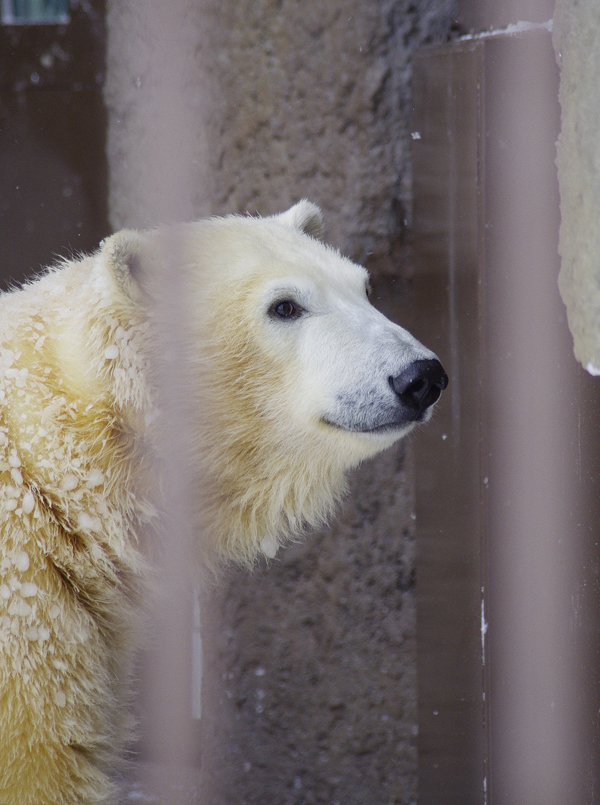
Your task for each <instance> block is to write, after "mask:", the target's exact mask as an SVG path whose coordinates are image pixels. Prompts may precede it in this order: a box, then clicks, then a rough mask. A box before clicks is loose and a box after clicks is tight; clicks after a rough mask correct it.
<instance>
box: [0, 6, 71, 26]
mask: <svg viewBox="0 0 600 805" xmlns="http://www.w3.org/2000/svg"><path fill="white" fill-rule="evenodd" d="M65 22H69V0H2V24H3V25H36V24H38V25H39V24H41V23H65Z"/></svg>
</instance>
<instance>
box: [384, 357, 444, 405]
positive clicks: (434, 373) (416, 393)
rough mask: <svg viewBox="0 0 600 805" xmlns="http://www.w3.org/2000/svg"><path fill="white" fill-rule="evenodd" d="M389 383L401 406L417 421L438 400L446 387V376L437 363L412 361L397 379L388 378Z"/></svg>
mask: <svg viewBox="0 0 600 805" xmlns="http://www.w3.org/2000/svg"><path fill="white" fill-rule="evenodd" d="M389 381H390V385H391V387H392V388H393V389H394V391H395V392H396V394H397V395H398V397H399V398H400V401H401V402H402V404H403V405H405V406H406V407H407V408H408V409H409V410H410V411H412V412H413V413H414V418H415V419H418V418H419V417H420V416H421V415H422V414H423V413H424V411H426V410H427V409H428V408H429V407H430V406H431V405H433V404H434V402H436V401H437V400H438V398H439V396H440V394H441V393H442V391H443V390H444V389H445V388H446V386H447V385H448V375H447V374H446V372H444V369H443V367H442V364H441V363H440V362H439V361H436V360H427V361H413V363H411V364H410V365H409V366H407V367H406V369H405V370H404V371H403V372H401V373H400V374H399V375H398V376H397V377H390V379H389Z"/></svg>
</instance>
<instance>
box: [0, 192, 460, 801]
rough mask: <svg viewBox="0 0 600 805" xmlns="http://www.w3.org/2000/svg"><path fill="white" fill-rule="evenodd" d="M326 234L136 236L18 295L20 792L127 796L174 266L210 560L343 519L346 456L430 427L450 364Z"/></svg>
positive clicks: (209, 223) (3, 365)
mask: <svg viewBox="0 0 600 805" xmlns="http://www.w3.org/2000/svg"><path fill="white" fill-rule="evenodd" d="M321 227H322V219H321V213H320V211H319V209H318V208H317V207H315V206H314V205H312V204H310V203H309V202H307V201H302V202H300V203H298V204H296V205H295V206H294V207H292V208H291V209H290V210H288V211H287V212H285V213H283V214H280V215H276V216H273V217H270V218H250V217H240V216H230V217H225V218H216V219H209V220H205V221H200V222H196V223H190V224H182V225H177V226H172V227H167V228H159V229H157V230H153V231H148V232H131V231H124V232H120V233H118V234H116V235H114V236H112V237H110V238H108V239H107V240H106V241H105V242H104V243H103V244H102V245H101V247H100V249H99V250H98V251H97V252H96V253H95V254H93V255H91V256H88V257H84V258H82V259H79V260H71V261H67V262H65V263H64V264H63V265H60V266H57V267H54V268H52V269H50V270H49V271H48V272H47V273H46V274H45V275H44V276H43V277H41V278H40V279H38V280H36V281H35V282H33V283H31V284H29V285H27V286H26V287H24V288H22V289H20V290H17V291H14V292H12V293H9V294H5V295H4V296H3V297H1V298H0V541H1V553H0V787H1V788H2V793H1V794H0V800H1V801H2V802H3V803H11V804H12V803H14V805H45V803H48V805H50V803H52V804H53V805H54V804H55V803H59V802H60V803H61V805H69V804H70V803H108V802H112V801H114V799H115V798H116V792H115V787H114V784H113V782H112V776H111V775H112V772H113V770H114V767H115V763H116V761H117V758H118V757H119V755H120V754H121V752H122V749H123V746H124V743H125V741H126V740H127V736H128V730H129V727H130V724H129V717H128V715H127V708H126V707H124V706H123V702H124V697H126V692H127V687H128V677H129V675H130V668H131V661H132V656H133V651H134V646H135V643H136V635H137V631H138V629H139V626H138V620H139V618H138V612H139V610H140V596H141V595H142V591H143V587H144V575H145V572H146V571H145V561H144V559H143V557H142V549H141V547H140V546H141V544H142V543H143V537H144V535H145V534H147V533H148V532H149V531H151V529H152V523H153V521H155V520H156V519H157V517H158V514H157V510H159V509H160V506H161V504H160V487H161V483H160V481H161V479H160V467H161V456H160V452H161V448H160V436H159V434H160V431H161V423H162V425H164V422H162V418H163V417H164V416H165V413H164V411H165V410H166V409H165V408H164V406H163V407H161V402H160V400H161V392H160V389H158V388H157V385H159V379H160V376H161V366H164V365H166V364H168V362H169V360H171V359H172V357H173V356H172V354H171V355H170V354H169V349H170V348H169V349H167V348H165V346H164V344H165V343H166V342H167V341H168V338H167V337H166V336H165V327H167V326H168V320H169V316H168V315H166V314H164V309H163V307H161V300H162V298H163V297H164V295H165V289H166V288H167V287H168V285H167V286H166V285H165V279H164V277H165V271H168V270H169V268H170V269H171V271H172V272H174V273H173V274H172V275H171V278H172V279H173V282H174V284H175V285H177V287H178V288H179V290H180V291H181V293H180V296H179V303H180V310H179V313H178V317H179V318H178V328H179V334H180V336H181V341H180V343H179V344H178V347H179V350H180V351H179V357H180V358H181V362H182V365H183V366H184V367H185V372H184V374H183V375H182V389H180V390H179V392H180V393H179V397H180V398H181V399H182V400H183V401H184V403H185V409H186V420H185V428H186V429H189V430H190V432H189V434H188V433H187V432H186V434H185V435H186V444H187V445H189V454H190V455H189V471H190V473H192V476H194V477H195V475H194V474H196V473H197V475H198V478H200V479H202V483H201V485H199V487H198V499H197V506H196V508H197V510H198V511H197V513H198V516H199V517H200V518H201V519H203V525H204V528H203V533H205V534H207V535H208V536H207V537H206V539H205V540H204V543H205V544H204V546H203V551H202V555H203V558H204V561H206V562H208V563H213V564H218V563H219V562H221V561H238V562H245V563H251V562H252V561H254V559H255V558H256V556H257V555H260V554H261V553H262V554H267V555H268V556H273V555H274V554H275V552H276V550H277V547H278V545H279V544H281V542H282V541H284V540H285V539H286V538H289V537H291V536H294V535H296V534H298V533H299V532H301V531H303V530H304V529H305V528H307V527H311V526H314V525H316V524H318V523H321V522H323V521H324V520H325V519H326V518H327V517H328V516H329V515H330V513H331V511H332V509H333V507H334V506H335V503H336V501H337V500H338V499H339V497H340V495H341V494H342V493H343V491H344V487H345V481H344V474H345V472H346V471H347V470H348V469H349V468H350V467H353V466H355V465H357V464H358V463H359V462H361V461H362V460H364V459H366V458H368V457H370V456H373V455H374V454H375V453H377V452H378V451H380V450H383V449H385V448H386V447H389V446H390V445H391V444H392V443H393V442H395V441H396V440H397V439H399V438H401V437H402V436H403V435H405V434H406V433H408V432H409V431H410V430H411V429H412V428H413V427H414V425H415V424H416V423H418V422H424V421H426V420H427V418H428V417H429V415H430V412H431V409H432V406H433V404H434V403H435V402H436V400H437V399H438V397H439V396H440V393H441V391H442V390H443V389H444V388H445V386H446V383H447V377H446V375H445V373H444V371H443V369H442V367H441V365H440V363H439V361H438V359H437V358H436V356H435V355H434V354H433V353H432V352H430V351H429V350H428V349H426V348H425V347H423V346H422V345H421V344H420V343H419V342H418V341H416V340H415V339H414V338H413V337H412V336H411V335H410V334H409V333H408V332H406V330H404V329H402V328H401V327H399V326H397V325H395V324H392V323H391V322H390V321H388V320H387V319H386V318H385V317H384V316H382V315H381V314H380V313H378V312H377V311H376V310H375V309H374V308H373V307H372V306H371V305H370V303H369V301H368V299H367V294H368V289H369V285H368V276H367V272H366V271H365V270H364V269H363V268H361V267H360V266H358V265H355V264H354V263H352V262H350V261H349V260H347V259H345V258H344V257H342V256H341V255H340V254H339V253H338V252H337V251H335V250H333V249H332V248H330V247H328V246H326V245H324V244H323V243H322V242H321V240H320V234H321ZM175 277H176V278H177V280H176V281H175V279H174V278H175ZM169 282H170V280H169ZM161 311H162V312H161ZM165 339H166V340H165ZM157 378H158V380H157ZM173 393H176V391H174V390H173ZM163 396H164V390H163Z"/></svg>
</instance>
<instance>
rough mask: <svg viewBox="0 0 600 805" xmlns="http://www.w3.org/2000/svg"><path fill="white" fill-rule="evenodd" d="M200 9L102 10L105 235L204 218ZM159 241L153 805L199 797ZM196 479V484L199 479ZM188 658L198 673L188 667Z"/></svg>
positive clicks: (170, 317) (186, 550) (148, 684)
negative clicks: (160, 460)
mask: <svg viewBox="0 0 600 805" xmlns="http://www.w3.org/2000/svg"><path fill="white" fill-rule="evenodd" d="M204 6H205V4H204V3H202V2H201V3H198V2H195V1H194V0H153V1H152V2H151V3H133V4H132V3H127V2H125V1H124V0H112V2H110V3H109V4H108V13H107V28H108V54H107V79H106V90H105V100H106V104H107V108H108V113H109V114H108V118H109V130H108V156H109V166H110V214H111V220H112V224H113V227H114V228H115V229H118V228H122V227H134V228H144V227H152V226H157V225H159V224H161V223H170V222H175V221H185V220H191V219H194V218H198V217H201V216H202V215H205V214H207V213H210V206H209V203H208V201H207V200H208V199H209V198H210V191H209V187H208V185H209V181H208V176H209V169H208V165H207V158H206V155H207V145H206V143H207V133H206V132H207V129H206V119H207V115H206V107H207V104H208V100H207V89H206V86H207V84H206V81H205V75H204V72H203V71H202V69H201V59H200V55H201V50H202V47H201V45H202V36H203V30H204V29H203V24H202V22H203V13H204ZM162 245H163V254H162V264H163V269H164V271H163V276H162V278H161V292H160V294H159V296H160V309H159V310H157V311H154V312H155V317H156V318H157V319H158V320H160V322H161V328H162V332H163V334H164V340H163V341H162V342H161V343H159V344H158V345H157V348H156V354H155V355H153V356H152V357H153V360H154V363H155V371H156V376H157V379H158V383H159V389H158V397H159V407H160V409H161V417H162V425H161V435H160V440H161V444H160V445H159V447H160V449H161V451H162V453H163V455H164V467H163V470H164V486H163V493H164V496H165V500H166V505H165V507H164V511H163V517H162V529H161V533H160V535H159V539H158V545H157V546H156V547H155V550H154V555H155V556H154V558H155V559H156V578H155V582H154V585H155V593H156V595H155V598H154V600H153V602H152V611H151V612H150V616H149V627H150V628H149V646H148V649H147V651H146V653H145V655H144V662H143V665H142V667H141V669H140V675H141V680H140V681H141V686H142V697H141V705H140V709H141V733H142V734H141V736H140V750H139V751H140V752H141V757H142V760H144V761H147V763H145V765H144V768H145V769H146V770H147V774H146V779H145V780H143V781H142V783H143V790H144V795H148V796H150V795H152V796H154V797H156V799H155V800H153V801H157V802H160V803H161V805H176V803H177V804H178V805H179V803H185V804H186V805H190V804H191V803H193V802H195V801H197V790H198V785H197V778H198V752H199V748H198V740H197V732H198V722H197V720H194V719H197V718H198V716H199V682H200V679H199V676H200V670H201V669H200V668H199V667H198V659H199V657H197V656H196V657H195V658H194V656H193V655H194V650H193V644H194V641H193V637H192V635H193V632H194V637H195V638H196V640H195V642H196V643H197V642H198V641H197V638H198V637H199V635H198V631H199V630H198V628H197V626H198V624H197V623H196V622H194V621H197V620H198V613H197V612H195V610H194V601H193V598H194V583H195V582H194V579H193V575H192V572H191V569H190V565H191V562H190V546H191V545H192V543H193V541H194V540H195V539H198V538H199V537H198V535H197V534H196V533H195V532H194V527H193V522H192V517H191V503H192V501H193V499H194V494H195V490H194V489H193V488H192V487H191V480H190V475H189V467H188V461H187V448H188V447H189V443H190V431H189V426H188V425H187V419H186V418H187V417H188V416H189V411H188V410H187V407H186V403H187V400H186V399H185V391H184V389H185V383H184V377H185V373H186V371H187V369H188V367H186V366H185V365H184V358H183V350H182V349H181V344H182V333H183V331H184V330H185V326H186V320H185V301H186V299H185V289H184V288H183V283H182V277H181V272H180V270H179V269H180V261H179V259H178V244H177V243H168V242H165V243H163V244H162ZM196 480H197V479H196ZM194 660H195V666H193V661H194Z"/></svg>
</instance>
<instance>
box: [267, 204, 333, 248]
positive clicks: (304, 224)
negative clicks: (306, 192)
mask: <svg viewBox="0 0 600 805" xmlns="http://www.w3.org/2000/svg"><path fill="white" fill-rule="evenodd" d="M273 219H274V220H276V221H279V223H280V224H283V225H284V226H289V227H291V228H292V229H297V230H298V231H299V232H304V234H305V235H310V237H311V238H317V239H318V240H321V238H322V237H323V213H322V212H321V210H320V209H319V208H318V207H317V205H316V204H312V203H311V202H310V201H307V200H306V199H305V198H303V199H302V201H299V202H298V203H297V204H294V206H293V207H290V209H289V210H287V211H286V212H282V213H280V214H279V215H274V216H273Z"/></svg>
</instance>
